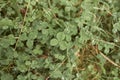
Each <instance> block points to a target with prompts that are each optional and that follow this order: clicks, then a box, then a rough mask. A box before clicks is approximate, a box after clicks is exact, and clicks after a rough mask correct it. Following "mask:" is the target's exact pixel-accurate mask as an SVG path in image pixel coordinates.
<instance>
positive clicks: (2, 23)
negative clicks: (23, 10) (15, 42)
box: [0, 18, 14, 29]
mask: <svg viewBox="0 0 120 80" xmlns="http://www.w3.org/2000/svg"><path fill="white" fill-rule="evenodd" d="M13 25H14V24H13V22H12V20H10V19H8V18H4V19H2V20H0V28H1V27H2V28H3V29H7V28H8V27H7V26H13Z"/></svg>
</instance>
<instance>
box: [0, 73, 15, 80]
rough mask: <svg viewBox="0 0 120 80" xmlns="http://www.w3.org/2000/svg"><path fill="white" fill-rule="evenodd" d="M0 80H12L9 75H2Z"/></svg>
mask: <svg viewBox="0 0 120 80" xmlns="http://www.w3.org/2000/svg"><path fill="white" fill-rule="evenodd" d="M0 79H1V80H14V79H13V76H12V75H11V74H3V75H2V76H1V78H0Z"/></svg>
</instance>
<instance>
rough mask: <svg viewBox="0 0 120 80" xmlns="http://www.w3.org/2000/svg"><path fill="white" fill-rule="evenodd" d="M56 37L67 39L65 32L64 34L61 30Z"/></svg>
mask: <svg viewBox="0 0 120 80" xmlns="http://www.w3.org/2000/svg"><path fill="white" fill-rule="evenodd" d="M56 37H57V39H58V40H59V41H62V40H64V39H65V34H64V32H59V33H57V36H56Z"/></svg>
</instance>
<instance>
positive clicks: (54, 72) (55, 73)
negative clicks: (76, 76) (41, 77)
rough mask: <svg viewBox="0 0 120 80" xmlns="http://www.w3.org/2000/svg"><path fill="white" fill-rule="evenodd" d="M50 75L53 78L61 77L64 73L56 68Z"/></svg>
mask: <svg viewBox="0 0 120 80" xmlns="http://www.w3.org/2000/svg"><path fill="white" fill-rule="evenodd" d="M50 76H51V77H52V78H61V77H62V73H61V71H60V70H56V71H53V72H51V73H50Z"/></svg>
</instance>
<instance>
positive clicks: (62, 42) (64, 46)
mask: <svg viewBox="0 0 120 80" xmlns="http://www.w3.org/2000/svg"><path fill="white" fill-rule="evenodd" d="M59 45H60V49H61V50H65V49H67V42H66V41H61V42H59Z"/></svg>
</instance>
